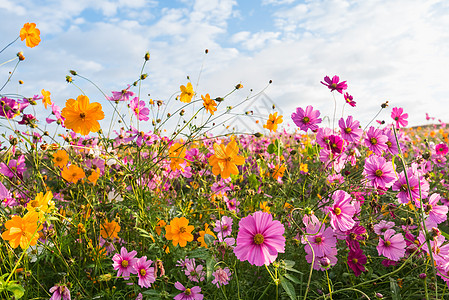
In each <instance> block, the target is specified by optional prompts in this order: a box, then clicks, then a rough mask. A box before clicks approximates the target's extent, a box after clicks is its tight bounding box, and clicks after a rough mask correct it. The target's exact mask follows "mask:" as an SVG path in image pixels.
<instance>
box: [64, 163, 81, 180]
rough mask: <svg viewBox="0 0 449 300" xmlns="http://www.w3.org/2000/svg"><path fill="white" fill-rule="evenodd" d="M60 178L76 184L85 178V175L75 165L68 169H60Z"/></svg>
mask: <svg viewBox="0 0 449 300" xmlns="http://www.w3.org/2000/svg"><path fill="white" fill-rule="evenodd" d="M61 176H62V178H64V179H65V180H67V181H68V182H73V183H77V182H78V180H80V179H83V178H84V177H85V176H86V173H84V171H83V169H81V168H80V167H78V166H77V165H74V164H72V165H70V166H69V167H68V168H63V169H62V172H61Z"/></svg>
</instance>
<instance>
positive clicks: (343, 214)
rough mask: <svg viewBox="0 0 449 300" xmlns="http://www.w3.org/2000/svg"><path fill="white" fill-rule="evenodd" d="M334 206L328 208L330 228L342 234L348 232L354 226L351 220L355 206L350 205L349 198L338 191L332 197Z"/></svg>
mask: <svg viewBox="0 0 449 300" xmlns="http://www.w3.org/2000/svg"><path fill="white" fill-rule="evenodd" d="M332 199H334V204H333V205H332V206H331V207H330V209H329V211H330V217H331V222H330V223H331V226H332V228H334V229H338V230H340V231H342V232H345V231H348V230H350V229H351V228H352V227H354V225H355V221H354V219H353V218H352V217H353V216H354V214H355V212H356V209H355V206H354V205H353V204H351V200H352V198H351V196H350V195H349V194H348V193H346V192H345V191H342V190H338V191H335V192H334V194H333V195H332Z"/></svg>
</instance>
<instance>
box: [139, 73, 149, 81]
mask: <svg viewBox="0 0 449 300" xmlns="http://www.w3.org/2000/svg"><path fill="white" fill-rule="evenodd" d="M147 77H148V74H142V75H140V79H142V80H144V79H145V78H147Z"/></svg>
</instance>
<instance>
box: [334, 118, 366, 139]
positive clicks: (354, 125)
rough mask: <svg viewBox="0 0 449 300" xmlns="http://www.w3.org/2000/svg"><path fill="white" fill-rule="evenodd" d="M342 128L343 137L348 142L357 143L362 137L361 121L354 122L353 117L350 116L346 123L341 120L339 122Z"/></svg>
mask: <svg viewBox="0 0 449 300" xmlns="http://www.w3.org/2000/svg"><path fill="white" fill-rule="evenodd" d="M338 125H339V126H340V130H341V136H342V137H343V139H345V140H346V141H348V142H357V141H358V140H359V139H360V136H361V135H362V132H363V130H362V129H361V128H359V126H360V123H359V121H356V120H353V119H352V116H349V117H348V118H347V119H346V121H345V120H344V119H343V118H341V119H340V120H339V121H338Z"/></svg>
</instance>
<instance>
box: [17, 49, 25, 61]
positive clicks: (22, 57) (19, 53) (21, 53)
mask: <svg viewBox="0 0 449 300" xmlns="http://www.w3.org/2000/svg"><path fill="white" fill-rule="evenodd" d="M17 57H18V58H19V60H20V61H22V60H25V56H24V55H23V52H22V51H20V52H18V53H17Z"/></svg>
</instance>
